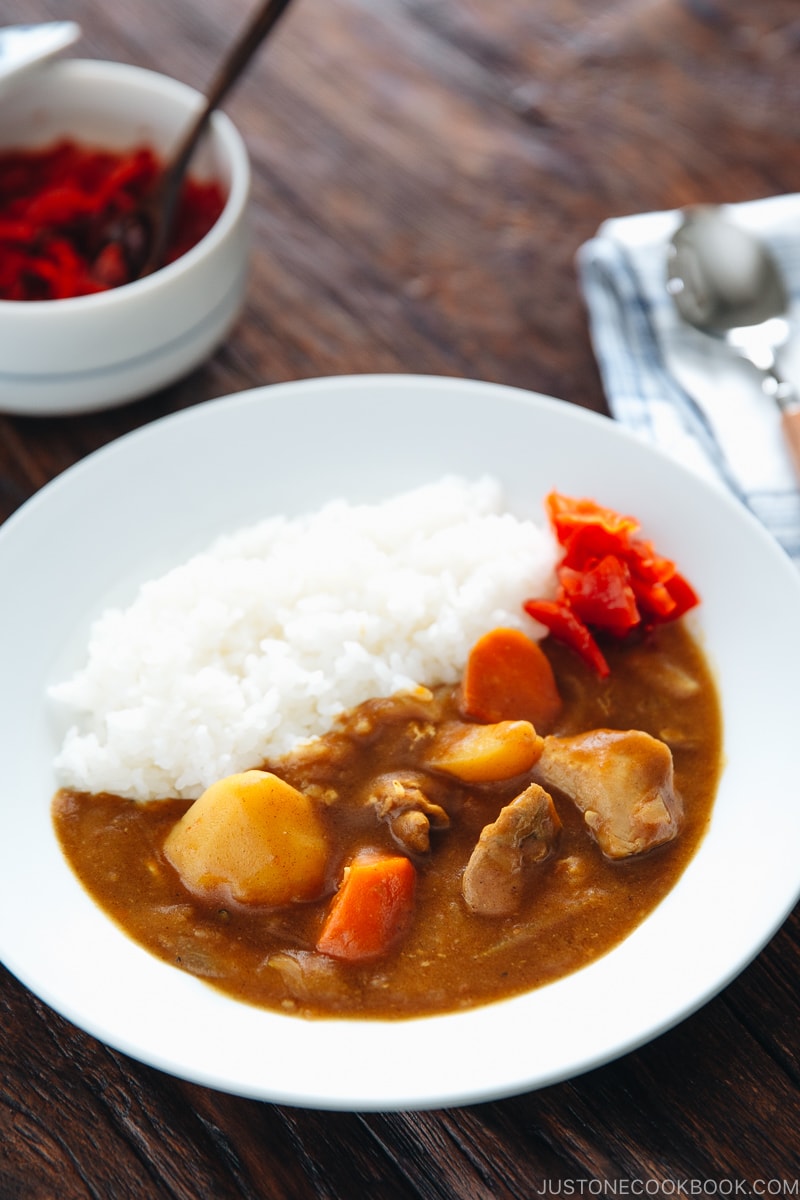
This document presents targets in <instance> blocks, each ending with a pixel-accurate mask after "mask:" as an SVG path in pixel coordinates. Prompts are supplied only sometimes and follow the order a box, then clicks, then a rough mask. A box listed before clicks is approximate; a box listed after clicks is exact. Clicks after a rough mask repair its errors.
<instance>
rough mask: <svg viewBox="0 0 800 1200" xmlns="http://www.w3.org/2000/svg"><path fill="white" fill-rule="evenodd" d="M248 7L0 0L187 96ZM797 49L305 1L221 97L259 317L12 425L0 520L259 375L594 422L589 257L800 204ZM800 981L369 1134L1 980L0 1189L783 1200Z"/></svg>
mask: <svg viewBox="0 0 800 1200" xmlns="http://www.w3.org/2000/svg"><path fill="white" fill-rule="evenodd" d="M248 11H249V5H248V4H247V3H246V2H245V0H204V2H203V3H202V4H198V3H193V2H191V0H126V3H124V4H105V5H101V4H97V3H96V2H95V0H73V3H72V4H71V5H70V11H69V13H68V14H66V13H65V12H64V7H63V5H62V3H61V2H60V0H3V2H0V20H1V21H2V22H3V23H12V22H15V21H34V20H48V19H61V18H63V17H64V16H65V15H69V16H70V17H74V19H76V20H78V21H79V22H80V23H81V24H82V26H83V30H84V36H83V39H82V42H81V43H80V45H79V47H78V51H79V52H80V53H81V54H83V55H85V56H87V57H95V58H112V59H117V60H121V61H128V62H133V63H138V64H141V65H144V66H149V67H152V68H155V69H157V70H161V71H165V72H167V73H169V74H172V75H175V76H177V77H178V78H180V79H182V80H184V81H185V82H187V83H190V84H192V85H194V86H196V87H199V88H203V87H205V86H206V84H208V83H209V82H210V79H211V77H212V75H213V71H214V68H215V65H216V63H217V62H218V60H219V58H220V57H221V55H222V53H223V50H224V49H225V47H226V46H227V45H228V43H229V40H230V37H231V35H232V31H233V29H234V27H235V25H236V24H237V23H241V22H243V21H244V19H245V17H246V16H247V14H248ZM799 52H800V11H799V10H798V8H797V2H796V0H760V2H759V3H758V4H754V3H752V0H683V2H681V0H606V2H604V3H600V2H599V0H493V2H492V3H486V0H296V3H295V5H294V6H293V7H292V9H291V10H290V12H289V13H288V15H287V16H286V17H285V18H284V21H283V22H282V25H281V27H280V31H279V33H278V34H277V35H276V37H275V39H274V41H273V42H272V43H271V44H270V46H269V47H268V49H267V50H266V51H265V52H264V53H263V54H262V55H261V56H260V57H259V58H258V59H257V61H256V62H255V64H254V65H253V67H252V68H251V70H250V72H249V73H248V75H247V76H246V78H245V79H244V80H243V82H242V83H241V85H240V86H239V88H238V89H237V90H236V92H235V93H234V94H233V95H232V96H231V97H230V99H229V100H228V102H227V104H226V109H227V111H228V112H229V114H230V115H231V116H232V117H233V119H234V120H235V121H236V123H237V125H238V127H239V128H240V130H241V132H242V133H243V135H244V137H245V139H246V141H247V144H248V147H249V150H250V153H251V157H252V162H253V168H254V196H253V211H252V223H253V231H254V253H253V263H252V279H251V284H250V289H249V293H248V301H247V307H246V311H245V312H244V314H243V316H242V318H241V319H240V321H239V322H238V324H237V326H236V328H235V329H234V330H233V332H232V334H231V336H230V338H229V339H228V341H227V343H226V344H225V346H224V347H223V348H222V349H221V350H220V351H219V353H218V354H217V355H216V356H215V357H214V358H213V360H212V361H210V362H208V363H207V364H205V365H204V366H203V367H202V368H201V369H199V370H197V371H195V372H194V373H193V374H192V375H191V376H189V377H188V378H187V379H184V380H181V381H180V382H179V383H177V384H175V385H174V386H173V387H170V388H168V389H166V390H165V391H163V392H161V393H159V394H157V395H154V396H152V397H149V398H147V399H145V400H143V401H140V402H137V403H135V404H131V405H128V406H126V407H123V408H120V409H117V410H112V411H108V412H105V413H99V414H91V415H86V416H81V417H73V418H60V419H35V418H29V417H25V418H22V417H15V416H9V415H0V519H3V518H5V517H7V516H9V515H10V514H11V513H12V512H13V511H14V510H15V509H16V508H17V507H18V506H19V505H20V504H22V503H23V502H24V501H25V500H26V499H27V498H28V497H29V496H31V495H32V494H33V493H34V492H35V491H37V490H38V489H39V488H40V487H42V486H43V485H44V484H45V483H46V482H47V481H48V480H49V479H52V478H53V477H55V476H56V475H58V474H59V473H60V472H62V471H63V470H65V469H66V468H67V467H69V466H70V465H71V464H72V463H74V462H76V461H77V460H78V459H80V458H82V457H84V456H85V455H87V454H89V453H91V452H92V451H93V450H95V449H96V448H98V447H100V446H102V445H104V444H105V443H106V442H108V441H109V440H111V439H113V438H115V437H118V436H120V435H121V434H124V433H126V432H127V431H129V430H131V429H134V428H136V427H138V426H140V425H142V424H145V423H147V422H149V421H152V420H154V419H156V418H158V417H160V416H162V415H164V414H167V413H171V412H174V411H176V410H178V409H181V408H186V407H188V406H190V405H194V404H199V403H202V402H203V401H204V400H207V399H210V398H212V397H216V396H221V395H225V394H227V393H230V392H235V391H239V390H242V389H245V388H248V387H253V386H257V385H261V384H264V383H270V382H274V381H280V380H286V379H297V378H303V377H309V376H316V375H329V374H341V373H350V372H362V371H390V372H393V371H414V372H423V373H431V374H444V375H456V376H471V377H476V378H482V379H488V380H495V381H498V382H502V383H508V384H516V385H520V386H524V387H528V388H532V389H534V390H537V391H543V392H546V393H551V394H554V395H557V396H560V397H562V398H563V399H565V400H567V401H570V402H573V403H576V404H579V405H582V406H584V407H587V408H591V409H594V410H597V411H604V409H605V401H604V398H603V394H602V389H601V386H600V381H599V377H598V373H597V368H596V364H595V361H594V358H593V355H592V350H591V346H590V343H589V339H588V335H587V328H586V318H585V313H584V310H583V305H582V302H581V298H580V295H579V291H578V288H577V283H576V276H575V269H574V257H575V252H576V250H577V249H578V247H579V246H580V244H581V243H582V242H583V241H584V240H585V239H586V238H587V237H589V236H590V235H591V234H592V233H593V232H594V231H595V229H596V228H597V226H598V225H599V224H600V222H601V221H602V220H604V219H605V218H606V217H609V216H617V215H622V214H624V213H628V212H635V211H642V210H650V209H655V208H669V207H674V206H676V205H680V204H685V203H689V202H693V201H700V200H707V201H716V200H744V199H749V198H754V197H758V196H764V195H769V194H772V193H778V192H786V191H795V190H798V189H800V82H799V81H800V71H798V53H799ZM0 603H1V602H0ZM0 685H1V684H0ZM749 885H750V884H749V876H748V875H747V872H746V864H743V880H742V886H744V887H746V886H749ZM3 919H10V914H6V915H4V918H3ZM799 982H800V923H799V921H798V915H797V913H795V914H794V915H792V916H791V917H790V918H789V920H788V921H787V923H786V924H785V925H784V927H783V928H782V929H781V930H780V932H779V933H778V934H777V936H776V937H775V938H774V939H773V941H772V942H771V943H770V944H769V946H768V947H767V948H766V949H765V950H764V951H763V952H762V953H761V954H760V955H759V957H758V958H757V959H756V961H755V962H754V963H753V964H752V965H751V966H750V967H749V968H748V969H747V970H745V971H744V973H743V974H742V975H741V976H740V977H739V978H738V979H736V980H735V981H734V982H733V983H731V984H730V985H729V986H728V988H727V989H726V990H725V991H724V992H723V993H722V994H721V995H720V996H719V997H717V998H716V999H714V1000H712V1001H711V1002H710V1003H709V1004H707V1005H706V1006H705V1007H704V1008H703V1009H701V1010H700V1011H699V1012H697V1013H696V1014H694V1015H693V1016H691V1017H690V1018H689V1019H688V1020H686V1021H684V1022H683V1023H682V1024H681V1025H680V1026H679V1027H677V1028H675V1029H673V1030H671V1031H668V1032H665V1033H664V1034H663V1035H662V1036H661V1037H660V1038H658V1039H657V1040H656V1041H654V1042H652V1043H651V1044H649V1045H648V1046H645V1047H643V1048H641V1049H640V1050H638V1051H636V1052H634V1053H632V1054H629V1055H627V1056H626V1057H625V1058H623V1059H621V1060H620V1061H618V1062H616V1063H613V1064H609V1065H606V1066H602V1067H598V1068H597V1069H596V1070H594V1071H591V1072H589V1073H587V1074H586V1075H584V1076H583V1077H581V1078H578V1079H575V1080H572V1081H570V1082H567V1083H563V1084H559V1085H556V1086H552V1087H549V1088H545V1089H543V1090H541V1091H539V1092H535V1093H531V1094H528V1095H523V1096H519V1097H514V1098H511V1099H507V1100H503V1101H497V1102H491V1103H485V1104H480V1105H474V1106H472V1107H469V1108H465V1109H461V1110H453V1111H442V1112H423V1113H390V1114H381V1113H365V1114H358V1113H325V1112H314V1111H308V1110H303V1109H292V1108H287V1107H281V1106H274V1105H268V1104H259V1103H255V1102H252V1101H249V1100H242V1099H240V1098H237V1097H233V1096H227V1095H224V1094H221V1093H218V1092H215V1091H212V1090H210V1089H206V1088H202V1087H198V1086H196V1085H192V1084H188V1083H185V1082H182V1081H180V1080H177V1079H173V1078H171V1077H169V1076H167V1075H164V1074H162V1073H160V1072H158V1071H156V1070H153V1069H151V1068H150V1067H146V1066H143V1065H141V1064H139V1063H137V1062H134V1061H133V1060H131V1059H129V1058H127V1057H126V1056H125V1055H122V1054H119V1053H117V1052H115V1051H112V1050H110V1049H108V1048H106V1047H104V1046H103V1045H101V1044H100V1043H98V1042H97V1041H95V1040H94V1039H93V1038H91V1037H89V1036H87V1035H85V1034H83V1033H82V1032H80V1031H79V1030H77V1029H75V1028H74V1027H73V1026H71V1025H70V1024H69V1023H68V1022H67V1021H65V1020H64V1019H63V1018H61V1017H60V1016H58V1015H56V1014H55V1013H53V1012H52V1011H51V1010H50V1009H49V1008H47V1007H46V1006H45V1005H43V1004H42V1003H41V1002H40V1001H39V1000H37V999H36V998H35V997H33V996H32V995H31V994H30V993H29V992H27V991H26V990H25V989H24V988H23V987H22V986H21V985H20V984H19V983H18V982H17V981H16V980H15V979H14V978H13V977H12V976H10V975H9V974H7V973H5V972H2V974H0V1197H1V1198H2V1200H17V1198H20V1200H21V1198H25V1200H28V1198H35V1200H39V1198H42V1200H49V1198H51V1197H60V1198H62V1200H79V1198H81V1200H82V1198H84V1197H96V1198H101V1200H108V1198H113V1200H126V1198H128V1197H131V1198H136V1200H140V1198H142V1197H148V1198H149V1197H169V1198H173V1197H174V1198H181V1200H184V1198H185V1200H190V1198H191V1200H196V1198H197V1197H214V1198H215V1200H228V1198H231V1200H241V1198H246V1200H262V1198H269V1200H311V1198H320V1197H321V1198H324V1200H353V1198H354V1197H360V1196H380V1197H381V1198H382V1200H401V1198H403V1200H404V1198H411V1197H419V1198H420V1200H456V1198H457V1200H485V1198H488V1197H497V1198H499V1200H506V1198H509V1200H510V1198H511V1197H533V1196H536V1195H538V1194H540V1192H541V1193H542V1194H547V1189H550V1190H551V1191H554V1190H557V1189H558V1188H559V1187H561V1188H562V1189H564V1194H573V1195H579V1194H581V1192H580V1189H581V1188H583V1189H584V1191H583V1194H584V1195H590V1194H603V1193H602V1192H600V1191H598V1190H595V1191H594V1192H590V1191H589V1190H588V1189H589V1185H590V1183H591V1184H593V1185H597V1187H600V1186H602V1187H604V1188H606V1189H608V1188H610V1187H612V1186H613V1185H615V1184H616V1186H618V1187H620V1188H624V1187H625V1184H626V1181H627V1183H628V1185H630V1184H631V1183H633V1184H634V1185H635V1182H636V1181H639V1183H640V1184H641V1185H643V1184H644V1182H645V1181H661V1182H662V1183H663V1184H664V1192H663V1194H668V1195H681V1194H684V1195H686V1194H691V1193H690V1192H689V1191H683V1192H681V1191H680V1188H681V1187H683V1188H686V1189H688V1188H689V1187H690V1185H691V1183H692V1181H696V1182H695V1184H694V1186H695V1187H697V1186H698V1184H701V1183H702V1181H710V1183H711V1185H712V1194H713V1187H714V1186H716V1188H717V1189H718V1194H731V1195H737V1194H740V1195H741V1194H747V1192H742V1191H736V1190H734V1189H735V1188H738V1187H740V1186H744V1185H748V1186H749V1185H752V1184H753V1182H754V1181H757V1180H775V1181H778V1183H777V1185H772V1186H773V1188H774V1187H775V1186H778V1187H779V1188H780V1187H784V1188H785V1189H786V1191H785V1192H784V1194H790V1195H791V1194H793V1195H795V1196H796V1195H797V1192H798V1185H797V1180H798V1177H800V1149H798V1146H799V1145H800V1139H798V1124H799V1123H800V1062H799V1061H798V1053H799V1051H800V1032H799V1031H800V998H798V983H799ZM619 1002H620V1004H623V1005H624V1004H625V997H624V996H620V998H619ZM586 1019H587V1021H590V1020H591V1019H592V1016H591V1013H587V1016H586ZM400 1036H401V1034H400V1033H398V1037H400ZM530 1036H531V1039H532V1040H534V1041H535V1039H536V1038H537V1037H541V1036H546V1031H544V1032H543V1031H537V1030H531V1034H530ZM724 1181H728V1183H729V1185H730V1186H729V1188H728V1190H727V1192H726V1188H725V1182H724ZM570 1188H571V1189H572V1191H571V1193H570V1191H569V1189H570ZM792 1188H794V1190H793V1191H792ZM676 1189H678V1190H677V1191H676ZM622 1194H624V1193H622ZM629 1194H636V1193H635V1192H631V1193H629ZM640 1194H641V1193H640ZM706 1194H709V1191H708V1190H707V1191H706ZM771 1194H776V1193H775V1192H774V1191H773V1192H772V1193H771ZM778 1194H780V1193H778Z"/></svg>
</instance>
